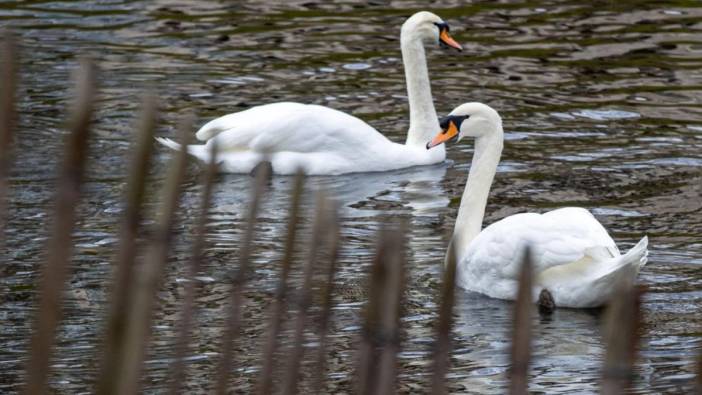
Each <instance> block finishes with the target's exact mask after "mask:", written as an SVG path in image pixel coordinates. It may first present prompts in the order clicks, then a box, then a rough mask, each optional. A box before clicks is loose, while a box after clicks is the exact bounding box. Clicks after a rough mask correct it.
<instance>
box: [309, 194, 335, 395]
mask: <svg viewBox="0 0 702 395" xmlns="http://www.w3.org/2000/svg"><path fill="white" fill-rule="evenodd" d="M338 213H339V211H338V208H337V206H336V204H335V203H333V202H330V208H329V216H328V218H327V223H326V225H325V230H324V231H323V232H322V233H323V234H324V235H326V236H327V244H328V246H327V251H328V252H329V265H328V267H327V276H326V279H325V285H324V288H323V290H322V311H321V313H320V317H319V348H318V349H317V368H316V375H315V379H314V383H313V386H312V393H314V394H321V393H324V383H325V381H326V380H325V379H326V375H327V360H326V355H327V354H326V348H327V333H328V332H329V321H330V317H331V308H332V303H333V297H334V279H335V277H336V271H337V266H336V260H337V258H338V257H339V214H338Z"/></svg>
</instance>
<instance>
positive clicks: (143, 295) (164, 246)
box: [110, 115, 193, 394]
mask: <svg viewBox="0 0 702 395" xmlns="http://www.w3.org/2000/svg"><path fill="white" fill-rule="evenodd" d="M192 124H193V116H192V115H189V116H186V117H185V119H184V120H183V121H181V123H180V125H179V133H178V134H179V143H180V144H181V146H182V147H185V146H186V145H187V144H188V142H189V140H190V136H191V134H192ZM187 163H188V154H187V150H185V149H181V150H180V151H177V152H176V153H175V154H174V157H173V159H172V160H171V163H170V165H169V174H168V177H167V178H166V183H165V185H164V188H163V191H162V194H161V198H160V202H161V205H160V207H159V212H158V217H157V219H156V223H155V224H154V228H153V233H152V236H151V241H150V244H149V246H148V249H147V252H146V256H145V257H144V261H143V262H141V263H140V264H138V265H135V267H134V273H133V274H132V276H133V281H132V284H131V286H130V287H129V288H130V290H131V292H132V295H133V296H132V298H131V299H132V300H131V303H130V305H129V309H128V313H127V322H126V328H125V329H126V333H125V336H124V340H123V343H122V345H121V346H118V349H121V352H122V357H121V358H120V360H119V363H120V365H119V366H118V369H117V370H116V371H114V372H112V374H115V375H117V379H116V381H115V390H114V392H113V391H110V393H118V394H134V393H137V392H139V384H140V376H141V371H142V367H143V363H144V358H145V356H146V349H147V347H148V341H149V337H150V334H151V325H152V321H153V315H154V310H155V307H156V303H155V301H156V297H157V293H158V290H159V288H160V285H161V279H162V278H163V274H164V271H165V268H166V264H167V262H168V254H169V251H170V245H171V239H172V232H173V226H174V224H175V218H176V211H177V209H178V205H179V202H180V197H181V193H182V183H183V180H184V178H185V174H186V168H187Z"/></svg>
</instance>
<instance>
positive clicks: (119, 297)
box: [96, 95, 157, 394]
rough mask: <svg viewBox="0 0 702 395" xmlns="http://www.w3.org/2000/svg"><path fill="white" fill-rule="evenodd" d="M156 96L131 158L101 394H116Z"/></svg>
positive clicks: (147, 103)
mask: <svg viewBox="0 0 702 395" xmlns="http://www.w3.org/2000/svg"><path fill="white" fill-rule="evenodd" d="M156 107H157V106H156V98H155V96H153V95H147V96H146V97H145V98H144V100H143V105H142V108H143V110H142V114H141V119H140V122H139V127H138V129H137V130H138V132H137V133H138V134H137V136H136V143H135V144H134V147H133V149H131V150H130V151H133V152H134V156H133V157H132V158H131V160H130V162H129V163H130V169H129V175H128V177H127V193H126V195H125V203H126V205H125V209H124V214H123V216H122V223H121V225H120V230H119V246H118V248H117V257H116V259H115V261H116V264H115V269H114V270H115V271H114V274H113V277H112V285H111V292H110V294H111V296H110V309H109V312H108V316H107V319H106V321H107V325H106V329H105V336H104V340H103V347H104V350H103V353H102V354H103V357H102V366H101V370H100V376H99V378H98V383H97V387H96V392H97V393H98V394H114V393H115V391H116V389H117V383H116V381H115V380H116V379H117V375H115V374H114V372H115V371H116V369H117V367H118V366H120V361H121V359H122V356H123V355H122V354H121V351H122V349H121V347H122V345H123V343H124V336H125V334H126V327H127V311H128V308H129V304H130V300H129V297H130V293H131V289H132V281H133V280H132V279H133V275H134V272H133V271H134V260H135V257H136V250H137V246H136V244H137V235H138V231H139V225H140V224H141V219H142V215H143V213H142V204H143V201H144V191H145V189H146V177H147V175H148V169H149V166H150V163H151V157H152V154H153V146H154V144H153V141H154V131H155V129H156V120H157V112H156Z"/></svg>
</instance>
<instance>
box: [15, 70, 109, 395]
mask: <svg viewBox="0 0 702 395" xmlns="http://www.w3.org/2000/svg"><path fill="white" fill-rule="evenodd" d="M96 73H97V71H96V68H95V65H94V64H93V62H91V61H90V60H86V59H83V60H81V62H80V68H79V69H78V70H77V73H76V74H75V78H76V93H77V98H76V101H75V103H74V104H73V109H72V111H71V117H70V121H69V124H68V125H69V126H68V129H69V131H70V133H69V134H68V136H67V137H66V142H65V144H64V156H63V163H62V164H61V166H60V167H59V170H58V176H57V180H56V188H57V189H56V197H55V205H54V210H55V212H54V216H53V224H52V231H51V233H50V236H49V240H48V243H47V248H46V258H45V259H46V261H45V263H44V265H43V266H42V268H41V274H40V278H39V282H40V285H39V308H38V310H37V313H36V314H37V315H36V317H35V318H36V322H35V324H34V331H33V335H32V340H31V344H30V352H29V362H28V365H27V376H26V386H25V388H24V393H25V394H44V393H47V392H48V388H47V387H48V378H49V373H50V372H49V365H50V362H51V357H52V354H53V351H54V345H55V337H56V329H57V327H58V324H59V321H60V318H61V302H62V301H63V291H64V288H65V283H66V281H67V279H68V275H69V272H70V264H71V249H72V246H73V239H72V236H73V227H74V224H75V222H76V206H77V205H78V201H79V199H80V187H81V184H82V181H83V174H84V170H85V161H86V157H87V153H88V141H89V138H90V125H91V121H92V116H93V105H94V103H95V100H96V93H97V88H96Z"/></svg>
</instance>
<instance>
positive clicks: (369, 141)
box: [157, 11, 462, 175]
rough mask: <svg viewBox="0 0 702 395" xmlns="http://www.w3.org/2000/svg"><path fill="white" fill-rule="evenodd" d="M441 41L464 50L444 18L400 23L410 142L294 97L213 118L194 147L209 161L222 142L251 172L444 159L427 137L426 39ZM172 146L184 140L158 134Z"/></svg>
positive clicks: (348, 169) (238, 165) (230, 164)
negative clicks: (262, 165)
mask: <svg viewBox="0 0 702 395" xmlns="http://www.w3.org/2000/svg"><path fill="white" fill-rule="evenodd" d="M425 42H431V43H436V44H439V43H442V44H445V45H448V46H450V47H453V48H456V49H458V50H461V49H462V48H461V46H460V44H458V43H457V42H456V41H455V40H454V39H453V38H451V36H450V35H449V26H448V25H447V24H446V23H445V22H444V21H443V20H442V19H441V18H439V17H438V16H436V15H434V14H432V13H430V12H426V11H422V12H418V13H416V14H414V15H413V16H411V17H410V18H409V19H407V21H405V23H404V24H403V25H402V31H401V34H400V43H401V47H402V59H403V62H404V67H405V77H406V80H407V94H408V97H409V106H410V126H409V131H408V133H407V141H406V142H405V144H398V143H394V142H392V141H390V140H388V139H387V138H386V137H385V136H383V135H382V134H381V133H379V132H378V131H377V130H375V129H374V128H373V127H371V126H370V125H368V124H367V123H365V122H363V121H362V120H360V119H358V118H356V117H354V116H351V115H349V114H345V113H343V112H341V111H337V110H334V109H331V108H328V107H323V106H319V105H312V104H300V103H292V102H282V103H272V104H266V105H262V106H257V107H253V108H250V109H248V110H245V111H241V112H237V113H234V114H229V115H225V116H223V117H220V118H217V119H215V120H212V121H210V122H208V123H207V124H206V125H205V126H203V127H202V128H201V129H200V130H199V131H198V132H197V134H196V137H197V138H198V140H200V141H205V144H203V145H189V146H188V152H189V153H190V154H191V155H193V156H195V157H196V158H198V159H200V160H202V161H205V162H207V161H209V155H210V148H209V146H210V145H211V144H212V143H213V142H214V141H215V140H216V142H217V149H218V151H219V153H218V156H217V158H218V161H219V162H220V169H221V170H222V171H224V172H229V173H248V172H250V171H251V170H252V169H253V168H254V167H255V166H256V165H257V164H258V163H259V162H260V161H261V160H264V159H265V160H268V161H270V162H271V165H272V167H273V172H274V173H276V174H293V173H295V172H296V171H297V170H298V168H302V170H304V171H305V172H306V173H307V174H310V175H323V174H343V173H352V172H371V171H387V170H394V169H400V168H404V167H410V166H417V165H428V164H433V163H438V162H442V161H443V160H444V159H445V158H446V152H445V150H444V147H440V149H437V150H432V151H427V150H426V149H425V143H426V141H427V140H428V139H429V138H431V135H432V134H433V133H434V132H435V131H436V130H437V129H438V127H439V121H438V117H437V115H436V110H434V103H433V101H432V95H431V86H430V84H429V73H428V71H427V64H426V57H425V53H424V43H425ZM157 140H158V141H159V142H160V143H161V144H163V145H165V146H168V147H170V148H173V149H176V150H177V149H180V145H179V144H178V143H176V142H174V141H173V140H170V139H166V138H158V139H157Z"/></svg>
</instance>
